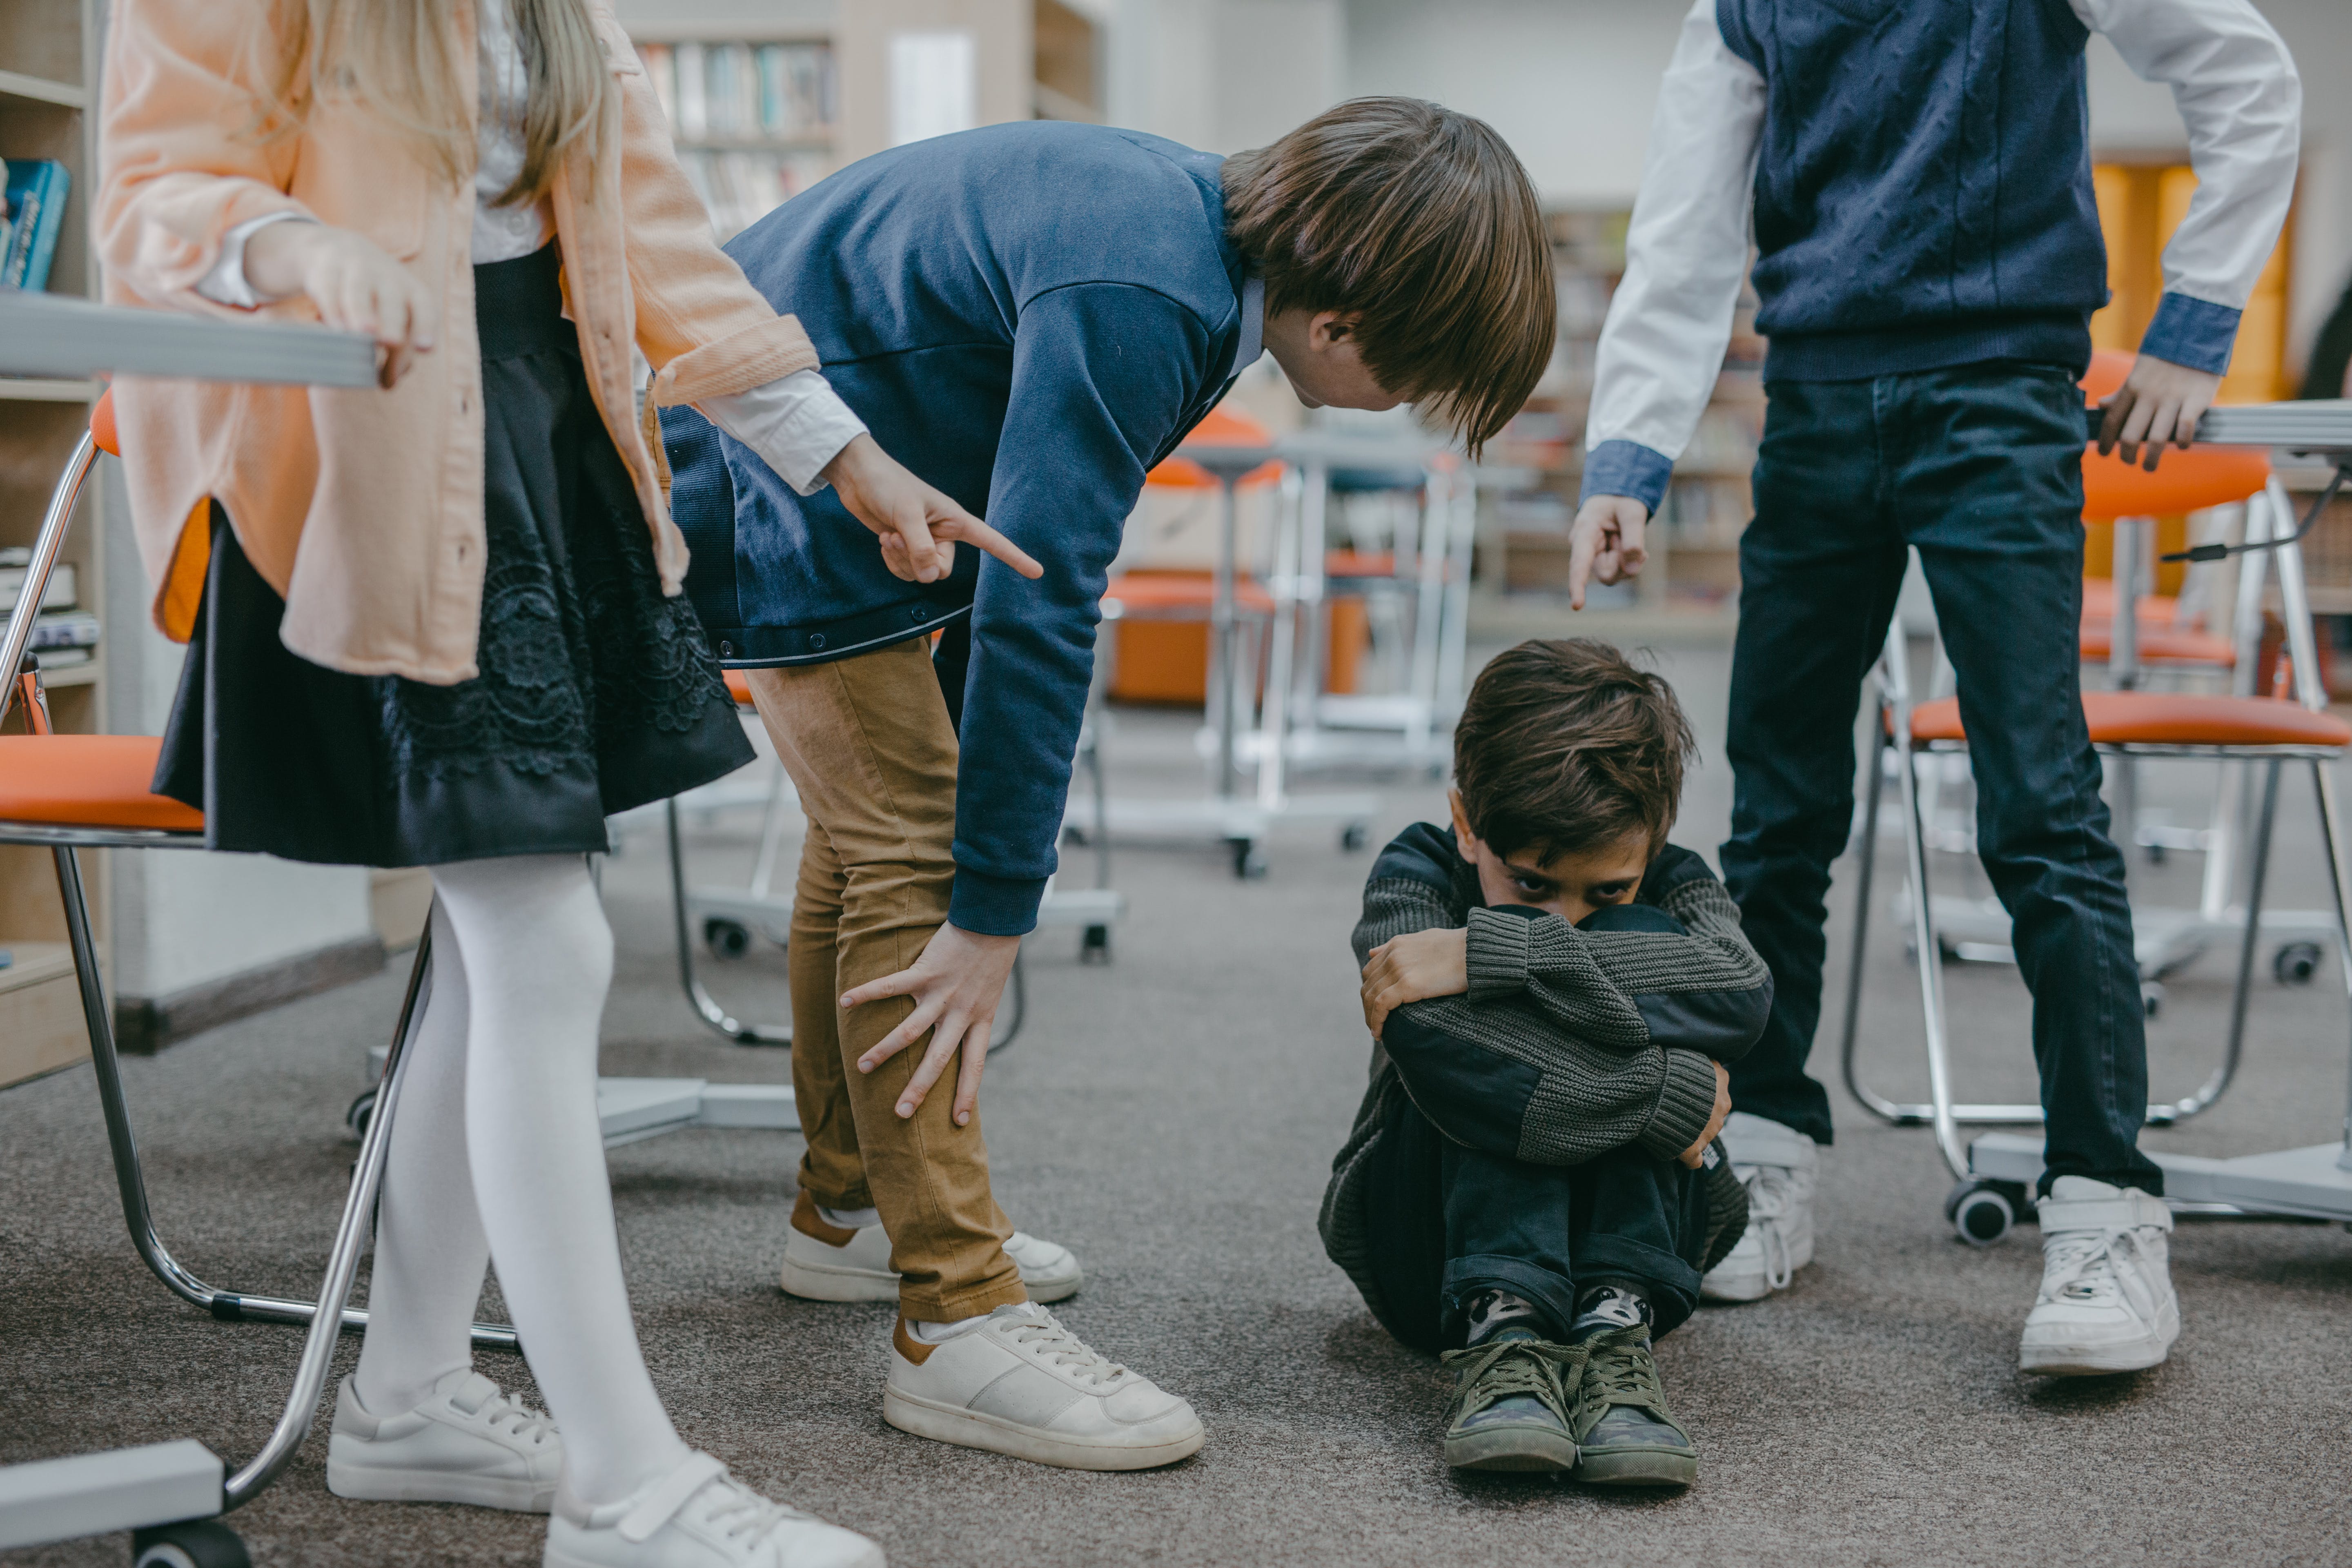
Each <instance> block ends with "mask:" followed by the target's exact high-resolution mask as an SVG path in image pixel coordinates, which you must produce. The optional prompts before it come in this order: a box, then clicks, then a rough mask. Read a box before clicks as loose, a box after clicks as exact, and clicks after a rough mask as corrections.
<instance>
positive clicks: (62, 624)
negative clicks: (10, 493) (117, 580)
mask: <svg viewBox="0 0 2352 1568" xmlns="http://www.w3.org/2000/svg"><path fill="white" fill-rule="evenodd" d="M32 560H33V552H31V551H29V550H26V549H25V548H23V547H22V546H17V547H16V548H14V549H8V550H0V614H5V613H6V612H7V611H11V610H14V609H15V608H16V599H17V596H18V595H21V594H22V593H23V592H24V591H25V574H26V570H27V569H28V568H29V567H30V566H31V564H32ZM32 646H33V651H34V652H36V653H37V654H39V655H40V656H41V668H43V669H63V668H66V667H68V665H76V664H88V663H89V661H90V660H91V659H93V658H97V657H98V617H97V616H94V615H92V614H90V613H89V611H88V610H85V609H83V608H82V607H81V600H80V584H79V583H78V582H77V581H76V579H75V573H74V569H73V563H71V562H69V561H61V562H59V563H58V564H57V566H56V567H55V568H54V569H53V570H52V571H51V572H50V573H49V584H48V590H47V592H46V593H44V594H43V595H41V604H40V609H39V612H38V613H37V615H36V616H34V618H33V644H32Z"/></svg>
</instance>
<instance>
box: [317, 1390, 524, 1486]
mask: <svg viewBox="0 0 2352 1568" xmlns="http://www.w3.org/2000/svg"><path fill="white" fill-rule="evenodd" d="M562 1468H563V1439H562V1437H560V1436H557V1435H556V1430H555V1423H554V1422H552V1421H551V1420H549V1419H548V1418H547V1416H546V1415H543V1414H541V1412H539V1411H536V1410H533V1409H530V1407H528V1406H527V1405H524V1404H523V1403H522V1402H521V1401H520V1400H519V1399H517V1398H515V1397H514V1396H513V1395H512V1394H505V1393H501V1392H500V1391H499V1385H498V1384H495V1383H492V1382H491V1381H490V1380H489V1379H488V1378H487V1377H484V1376H483V1375H482V1374H481V1373H478V1372H470V1371H467V1372H453V1373H450V1374H449V1375H448V1376H446V1377H445V1378H443V1379H442V1380H441V1381H440V1382H439V1383H436V1384H434V1385H433V1394H432V1396H431V1397H430V1398H428V1399H426V1400H425V1403H424V1404H422V1405H418V1406H417V1407H416V1408H415V1409H414V1410H409V1411H404V1412H403V1413H402V1414H400V1415H370V1414H369V1413H368V1412H367V1411H366V1410H364V1409H362V1408H361V1406H360V1402H359V1396H358V1395H357V1394H353V1393H352V1380H351V1379H350V1378H348V1377H347V1378H345V1379H343V1381H342V1384H341V1386H340V1387H339V1388H337V1389H336V1390H335V1424H334V1426H333V1428H332V1430H331V1432H330V1434H329V1436H328V1438H327V1489H328V1490H329V1491H331V1492H332V1493H334V1494H335V1495H336V1496H337V1497H347V1498H362V1499H365V1500H368V1501H371V1502H468V1503H472V1504H474V1505H476V1506H477V1507H479V1508H509V1509H513V1510H516V1511H517V1512H519V1513H545V1512H546V1511H547V1510H548V1505H549V1504H550V1503H551V1502H552V1501H553V1500H554V1498H555V1481H556V1477H557V1476H558V1475H559V1474H560V1473H561V1472H562Z"/></svg>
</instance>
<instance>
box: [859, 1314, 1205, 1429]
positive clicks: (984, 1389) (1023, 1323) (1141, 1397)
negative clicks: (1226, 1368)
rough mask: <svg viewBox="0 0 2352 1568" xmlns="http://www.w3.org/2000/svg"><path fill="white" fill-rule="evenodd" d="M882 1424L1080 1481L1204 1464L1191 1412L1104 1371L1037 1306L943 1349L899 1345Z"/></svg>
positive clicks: (902, 1336)
mask: <svg viewBox="0 0 2352 1568" xmlns="http://www.w3.org/2000/svg"><path fill="white" fill-rule="evenodd" d="M890 1348H891V1354H890V1379H889V1382H888V1383H887V1384H885V1385H884V1387H883V1390H882V1419H884V1420H885V1421H887V1422H888V1423H890V1425H891V1426H896V1427H898V1429H899V1430H900V1431H902V1432H912V1433H914V1434H915V1435H916V1436H919V1437H936V1438H938V1439H939V1440H940V1442H942V1443H961V1444H962V1445H963V1446H964V1447H967V1448H986V1449H988V1450H989V1451H990V1452H992V1453H997V1454H1010V1455H1012V1456H1013V1458H1017V1459H1034V1460H1035V1461H1036V1462H1037V1463H1039V1464H1041V1465H1062V1466H1066V1467H1067V1468H1070V1469H1074V1470H1142V1469H1149V1468H1151V1467H1152V1466H1154V1465H1167V1464H1172V1463H1174V1462H1175V1461H1176V1460H1178V1459H1181V1458H1186V1457H1187V1456H1189V1455H1192V1454H1195V1453H1198V1452H1199V1451H1200V1447H1201V1442H1202V1431H1201V1418H1200V1417H1199V1416H1198V1415H1194V1414H1192V1406H1191V1405H1188V1404H1186V1403H1185V1402H1184V1401H1183V1400H1181V1399H1179V1398H1177V1397H1176V1396H1175V1395H1174V1394H1167V1393H1163V1392H1162V1391H1161V1390H1160V1388H1159V1387H1158V1386H1157V1385H1156V1384H1153V1383H1152V1382H1151V1380H1150V1378H1147V1377H1144V1376H1142V1375H1141V1374H1140V1373H1133V1372H1129V1370H1128V1369H1127V1368H1125V1367H1123V1366H1120V1365H1118V1364H1117V1363H1114V1362H1109V1361H1106V1360H1104V1359H1103V1358H1102V1357H1101V1356H1099V1355H1097V1354H1096V1353H1095V1352H1093V1351H1091V1350H1089V1349H1087V1346H1086V1345H1085V1344H1084V1343H1083V1342H1080V1340H1079V1339H1078V1337H1077V1335H1076V1334H1074V1333H1072V1332H1070V1331H1069V1330H1067V1329H1066V1328H1064V1327H1063V1326H1062V1325H1061V1323H1060V1321H1058V1320H1056V1319H1055V1316H1054V1314H1053V1313H1051V1312H1049V1311H1047V1310H1045V1308H1043V1307H1040V1306H1038V1305H1036V1304H1035V1303H1034V1302H1024V1303H1023V1304H1022V1305H1020V1306H1016V1307H999V1308H998V1309H996V1310H995V1311H993V1312H992V1313H990V1314H989V1315H988V1316H987V1317H985V1318H981V1319H978V1320H976V1321H974V1322H973V1326H972V1327H971V1328H969V1329H966V1330H964V1331H962V1332H961V1333H959V1334H956V1335H954V1336H953V1337H952V1338H950V1339H947V1340H943V1341H941V1342H939V1343H937V1344H929V1343H925V1342H922V1341H919V1340H918V1339H916V1338H915V1337H914V1336H913V1335H912V1334H910V1333H908V1331H907V1324H906V1321H905V1320H904V1319H901V1320H899V1322H898V1329H897V1331H895V1332H894V1333H893V1334H892V1335H891V1337H890Z"/></svg>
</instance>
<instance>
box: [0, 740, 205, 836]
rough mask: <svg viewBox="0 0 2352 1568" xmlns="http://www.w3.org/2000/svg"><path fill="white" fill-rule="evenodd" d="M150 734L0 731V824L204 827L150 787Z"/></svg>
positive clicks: (159, 745) (157, 750) (158, 748)
mask: <svg viewBox="0 0 2352 1568" xmlns="http://www.w3.org/2000/svg"><path fill="white" fill-rule="evenodd" d="M162 752H163V742H162V741H161V740H160V739H158V738H157V737H155V736H153V735H0V822H37V823H42V824H45V825H47V826H58V827H142V828H149V827H152V828H164V829H168V830H170V831H173V832H176V833H202V832H203V831H204V830H205V814H204V813H203V812H201V811H197V810H195V809H194V807H192V806H186V805H181V804H180V803H179V802H178V801H176V800H173V799H171V798H170V797H169V796H166V795H156V794H153V793H152V792H151V791H150V790H149V789H148V787H147V785H148V784H149V783H150V782H151V781H152V779H153V778H154V776H155V759H156V758H157V756H159V755H160V754H161V753H162Z"/></svg>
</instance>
